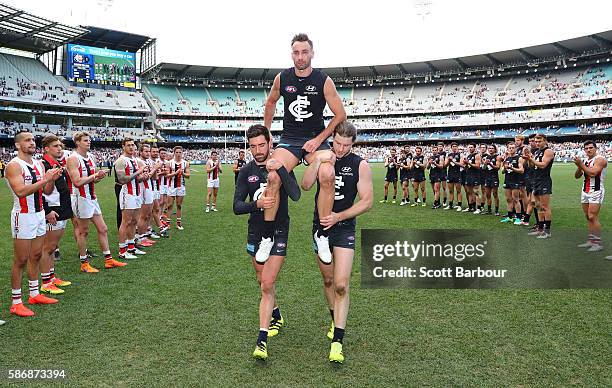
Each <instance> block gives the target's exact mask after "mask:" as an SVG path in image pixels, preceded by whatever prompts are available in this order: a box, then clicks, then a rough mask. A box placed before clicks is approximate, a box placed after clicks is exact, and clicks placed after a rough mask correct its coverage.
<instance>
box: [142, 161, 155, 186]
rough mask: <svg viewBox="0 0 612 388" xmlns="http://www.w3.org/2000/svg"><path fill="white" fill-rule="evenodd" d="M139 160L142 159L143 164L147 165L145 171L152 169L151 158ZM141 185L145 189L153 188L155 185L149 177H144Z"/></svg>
mask: <svg viewBox="0 0 612 388" xmlns="http://www.w3.org/2000/svg"><path fill="white" fill-rule="evenodd" d="M140 161H142V162H143V163H144V164H145V166H147V168H148V170H146V172H147V173H148V172H149V171H151V170H153V164H154V163H153V159H151V158H149V159H140ZM142 185H143V187H144V188H145V189H151V190H153V189H155V186H154V184H153V179H151V178H149V179H145V180H144V181H142Z"/></svg>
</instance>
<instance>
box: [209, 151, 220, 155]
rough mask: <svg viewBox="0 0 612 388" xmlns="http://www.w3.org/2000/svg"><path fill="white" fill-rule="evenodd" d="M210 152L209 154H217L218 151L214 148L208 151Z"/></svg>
mask: <svg viewBox="0 0 612 388" xmlns="http://www.w3.org/2000/svg"><path fill="white" fill-rule="evenodd" d="M210 154H211V155H212V154H217V155H219V153H218V152H217V151H215V150H212V151H210Z"/></svg>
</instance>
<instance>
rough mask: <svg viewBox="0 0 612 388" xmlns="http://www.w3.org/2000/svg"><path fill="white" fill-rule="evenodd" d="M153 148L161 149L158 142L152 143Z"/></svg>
mask: <svg viewBox="0 0 612 388" xmlns="http://www.w3.org/2000/svg"><path fill="white" fill-rule="evenodd" d="M153 148H157V149H159V147H158V146H157V143H153V144H151V149H153Z"/></svg>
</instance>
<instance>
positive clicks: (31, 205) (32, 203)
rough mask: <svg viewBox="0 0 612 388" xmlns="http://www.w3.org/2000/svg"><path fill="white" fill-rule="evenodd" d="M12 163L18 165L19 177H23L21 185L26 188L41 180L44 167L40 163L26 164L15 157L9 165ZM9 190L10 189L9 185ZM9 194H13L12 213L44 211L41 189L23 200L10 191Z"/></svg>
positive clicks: (36, 161)
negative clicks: (19, 169)
mask: <svg viewBox="0 0 612 388" xmlns="http://www.w3.org/2000/svg"><path fill="white" fill-rule="evenodd" d="M13 162H15V163H18V164H19V166H20V167H21V176H22V177H23V183H24V184H25V185H26V186H29V185H33V184H35V183H36V182H39V181H41V180H42V179H43V171H44V167H43V166H42V163H41V162H40V161H38V160H33V161H32V162H33V164H28V163H27V162H26V161H24V160H23V159H20V158H19V157H15V158H13V159H12V160H11V161H10V162H9V163H13ZM9 189H11V187H10V185H9ZM11 193H13V212H16V213H38V212H40V211H44V210H45V209H44V208H43V191H42V188H41V189H40V190H38V191H36V192H34V193H32V194H30V195H28V196H26V197H23V198H19V197H18V196H17V194H15V192H14V191H13V190H12V189H11Z"/></svg>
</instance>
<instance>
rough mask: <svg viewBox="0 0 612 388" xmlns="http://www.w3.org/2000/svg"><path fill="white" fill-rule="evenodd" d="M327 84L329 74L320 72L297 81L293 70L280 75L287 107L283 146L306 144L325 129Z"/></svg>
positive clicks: (281, 90)
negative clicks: (324, 114) (287, 144)
mask: <svg viewBox="0 0 612 388" xmlns="http://www.w3.org/2000/svg"><path fill="white" fill-rule="evenodd" d="M326 80H327V74H325V73H323V72H322V71H320V70H317V69H312V73H310V75H309V76H308V77H298V76H297V75H295V70H294V68H293V67H292V68H289V69H286V70H284V71H283V72H282V73H281V75H280V94H281V96H282V97H283V101H284V105H285V115H284V117H283V133H282V134H281V142H286V143H290V144H291V143H294V142H298V143H299V144H303V143H305V141H307V140H310V139H312V138H314V137H315V136H317V135H318V134H320V133H321V132H322V131H323V129H325V122H324V121H323V110H324V109H325V104H326V101H325V95H324V93H323V89H324V87H325V81H326Z"/></svg>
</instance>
